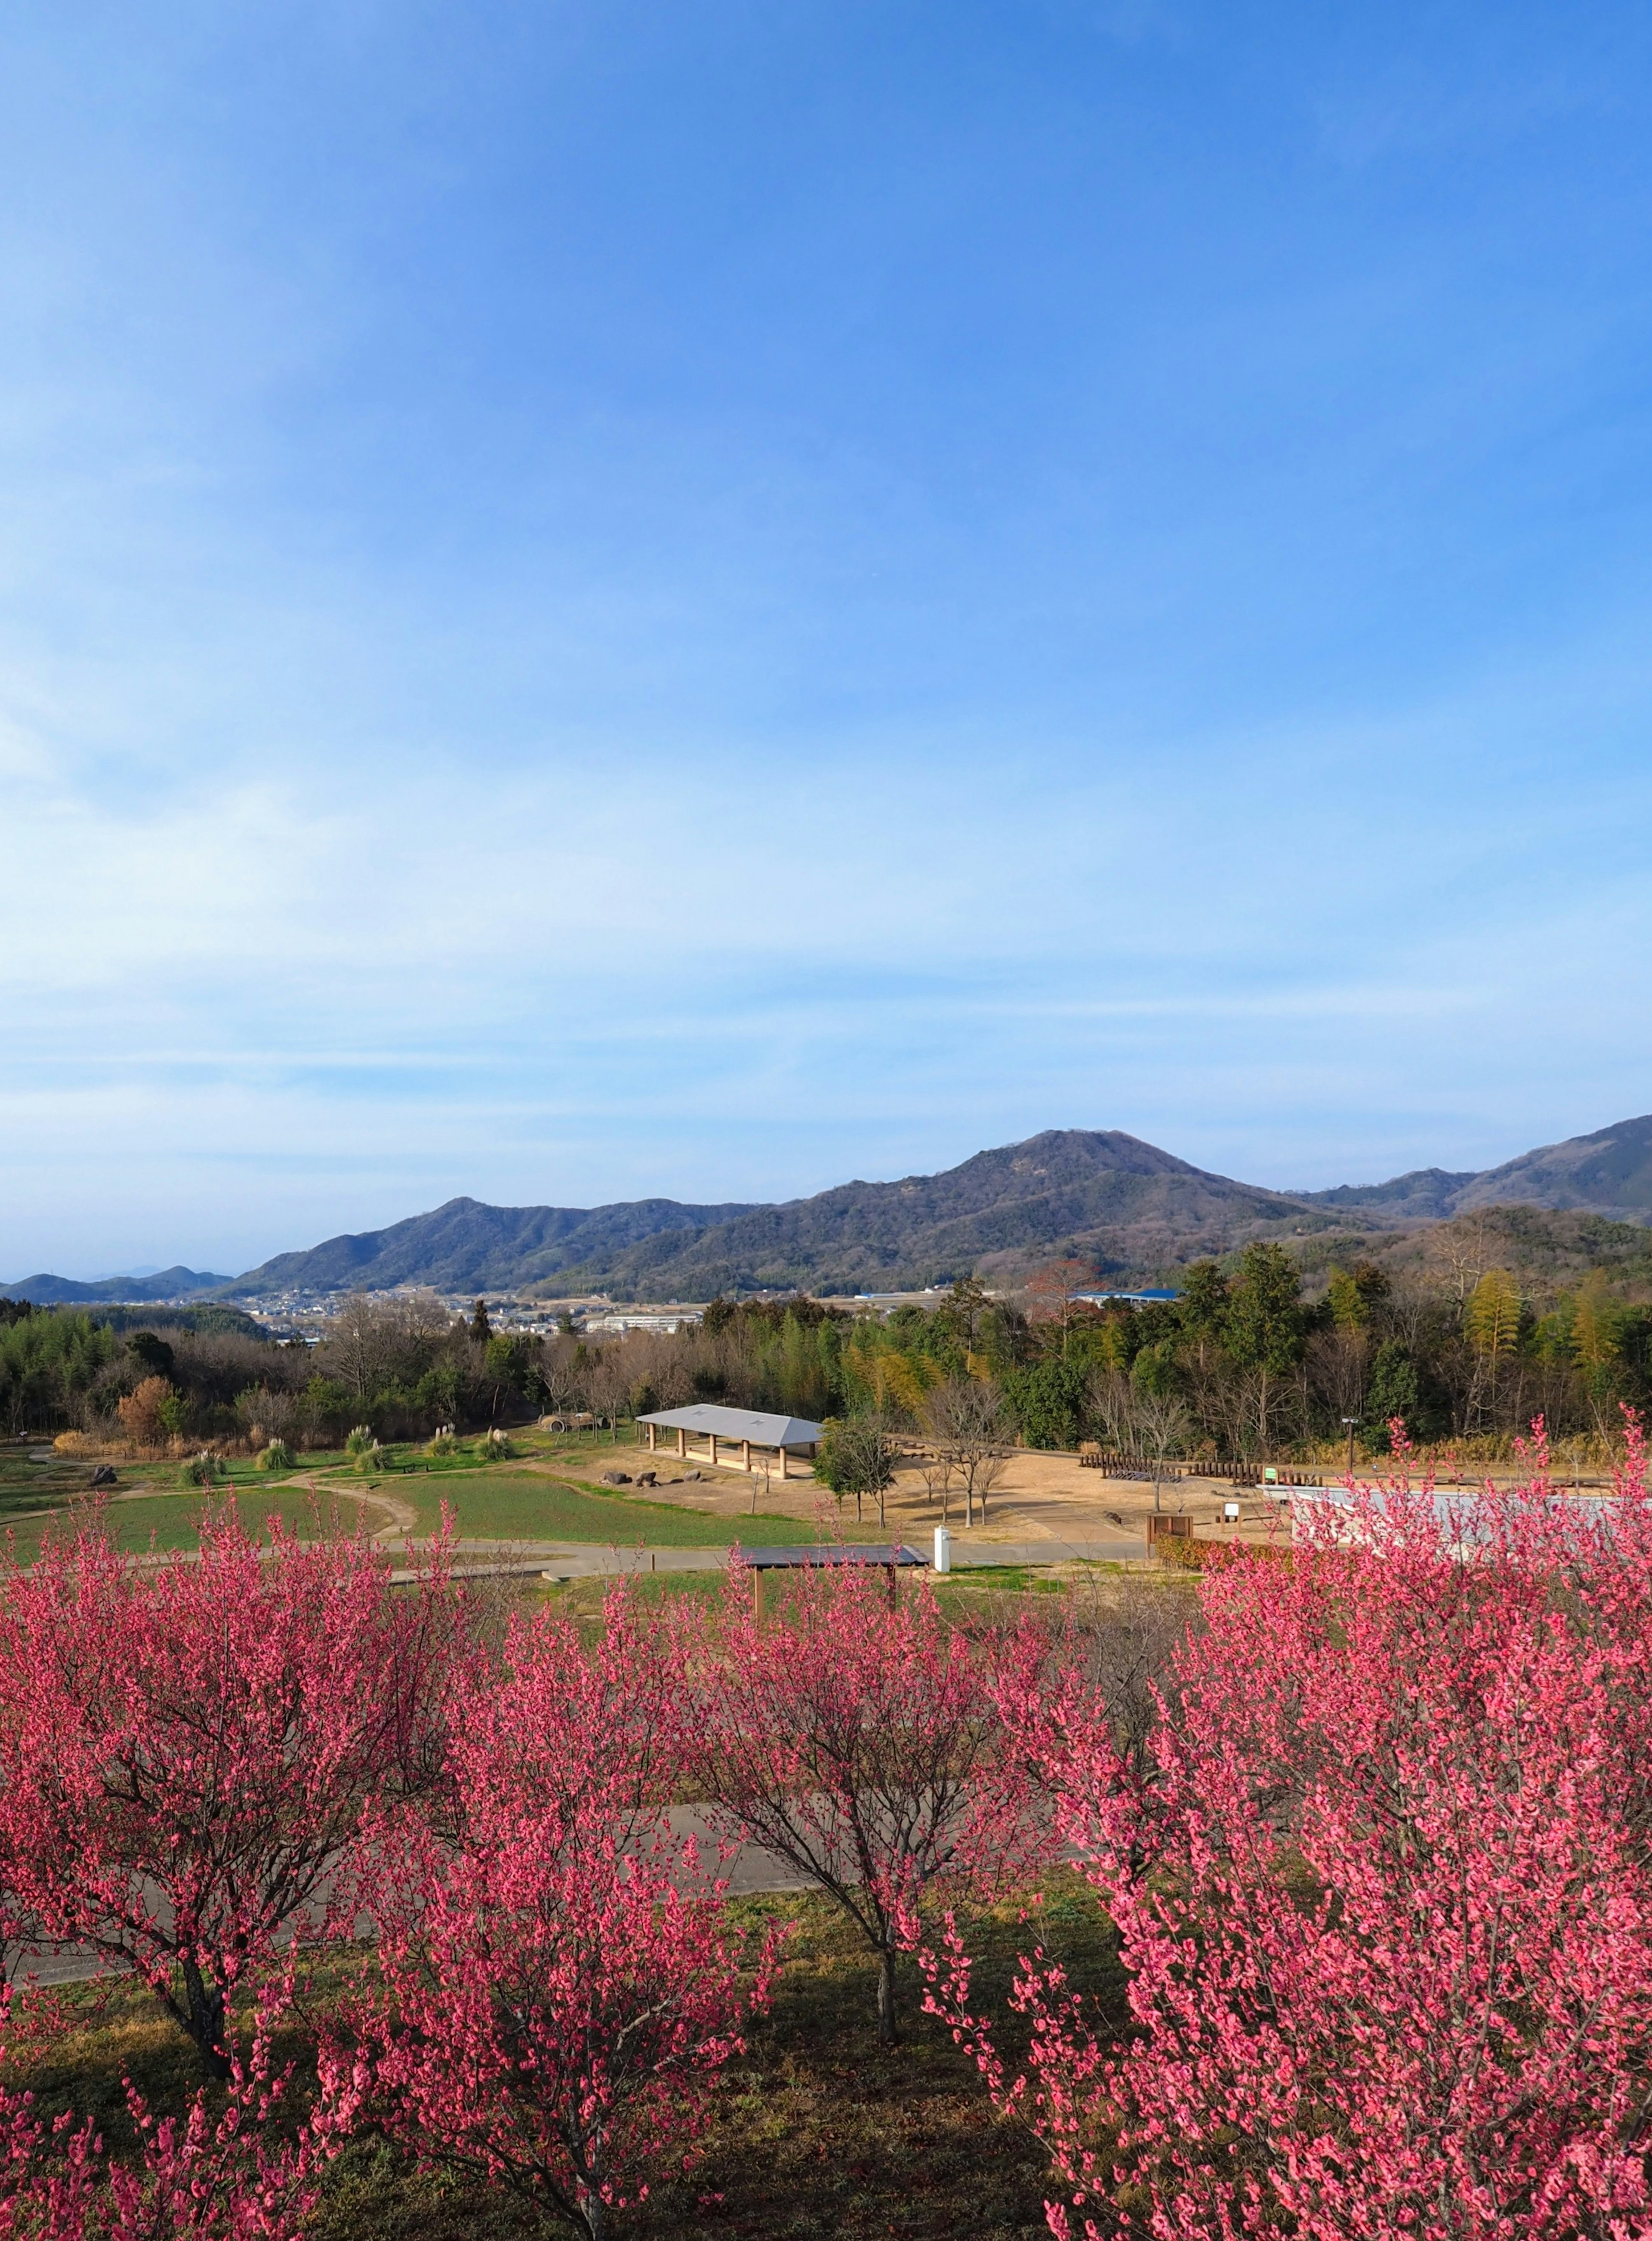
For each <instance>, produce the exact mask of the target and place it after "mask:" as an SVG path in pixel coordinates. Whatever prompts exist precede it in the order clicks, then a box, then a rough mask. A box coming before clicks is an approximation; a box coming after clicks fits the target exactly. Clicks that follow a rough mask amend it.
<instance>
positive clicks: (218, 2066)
mask: <svg viewBox="0 0 1652 2241" xmlns="http://www.w3.org/2000/svg"><path fill="white" fill-rule="evenodd" d="M184 1998H185V2000H186V2001H187V2002H188V2004H189V2017H188V2020H187V2021H186V2022H185V2023H184V2029H185V2030H187V2031H188V2033H189V2035H190V2037H191V2038H192V2039H193V2040H194V2041H195V2044H196V2045H197V2047H198V2048H199V2049H200V2051H201V2060H202V2061H203V2063H204V2064H205V2065H206V2074H207V2076H208V2077H219V2078H222V2077H228V2076H229V2074H230V2057H229V2055H228V2053H227V2052H226V2050H225V2049H224V1993H223V1991H222V1990H221V1988H220V1987H219V1986H217V1985H216V1984H209V1983H207V1981H206V1979H205V1978H204V1977H203V1976H202V1974H201V1971H200V1969H199V1967H198V1965H197V1963H195V1962H194V1961H192V1960H186V1961H185V1962H184Z"/></svg>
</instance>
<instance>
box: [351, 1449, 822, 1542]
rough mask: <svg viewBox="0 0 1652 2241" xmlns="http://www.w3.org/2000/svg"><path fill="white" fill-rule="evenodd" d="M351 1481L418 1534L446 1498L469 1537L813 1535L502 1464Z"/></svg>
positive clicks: (773, 1538)
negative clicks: (403, 1510) (378, 1496)
mask: <svg viewBox="0 0 1652 2241" xmlns="http://www.w3.org/2000/svg"><path fill="white" fill-rule="evenodd" d="M338 1483H340V1484H343V1483H344V1482H342V1481H340V1482H338ZM356 1483H358V1485H359V1486H360V1487H361V1488H362V1489H363V1490H364V1491H370V1490H371V1488H373V1487H374V1486H375V1485H379V1486H382V1488H383V1490H384V1491H385V1493H386V1494H388V1495H393V1496H394V1497H395V1498H396V1499H397V1500H398V1502H407V1503H409V1504H410V1505H411V1507H412V1508H414V1509H415V1510H417V1511H418V1531H419V1532H420V1533H431V1532H434V1531H435V1529H436V1527H437V1525H438V1522H439V1521H440V1516H441V1508H442V1504H443V1503H444V1502H446V1503H447V1505H448V1507H449V1508H451V1510H452V1512H453V1515H454V1516H455V1518H456V1519H457V1520H458V1530H459V1533H460V1535H461V1537H462V1538H464V1539H465V1540H467V1541H471V1540H475V1541H582V1542H592V1543H593V1544H594V1545H596V1546H597V1547H599V1548H604V1549H607V1548H620V1549H632V1548H635V1547H636V1546H637V1544H638V1542H644V1543H645V1544H647V1545H649V1546H652V1547H653V1548H657V1549H726V1548H728V1547H729V1546H730V1545H731V1543H732V1542H735V1541H744V1542H749V1543H751V1544H752V1545H753V1546H756V1545H759V1544H762V1543H771V1544H779V1543H784V1544H785V1545H786V1546H787V1547H790V1548H794V1547H796V1546H798V1545H799V1543H802V1542H811V1541H813V1540H815V1539H817V1538H818V1537H819V1536H818V1535H816V1533H815V1530H814V1529H813V1526H812V1525H805V1524H801V1523H799V1521H798V1520H797V1519H796V1518H794V1517H764V1516H762V1515H759V1516H756V1517H739V1518H729V1517H712V1516H707V1515H706V1514H705V1513H704V1512H703V1511H699V1510H693V1509H689V1508H686V1507H685V1506H683V1505H681V1504H679V1503H677V1502H647V1501H644V1500H641V1499H639V1498H637V1499H633V1498H632V1497H631V1496H629V1495H626V1494H625V1493H623V1492H614V1493H608V1492H603V1493H601V1494H597V1493H592V1492H588V1491H587V1490H586V1489H585V1488H582V1487H577V1486H570V1485H568V1484H567V1483H566V1482H565V1481H563V1480H560V1479H553V1478H547V1477H545V1476H544V1475H542V1474H541V1473H539V1472H538V1471H524V1470H514V1469H512V1467H511V1466H510V1465H509V1464H508V1463H503V1464H501V1463H493V1464H490V1465H489V1466H488V1467H487V1468H475V1469H471V1470H466V1471H463V1472H454V1473H451V1474H439V1475H438V1473H436V1472H432V1473H431V1475H430V1476H429V1477H428V1478H426V1477H425V1476H424V1475H423V1474H422V1473H421V1474H418V1475H415V1476H412V1477H406V1478H404V1477H395V1478H385V1479H383V1480H377V1479H364V1480H360V1481H358V1482H356Z"/></svg>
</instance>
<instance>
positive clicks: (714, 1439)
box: [706, 1432, 717, 1470]
mask: <svg viewBox="0 0 1652 2241" xmlns="http://www.w3.org/2000/svg"><path fill="white" fill-rule="evenodd" d="M706 1437H707V1438H708V1439H709V1440H710V1441H711V1443H712V1469H713V1470H715V1469H716V1468H717V1435H716V1433H715V1432H710V1433H708V1434H707V1435H706Z"/></svg>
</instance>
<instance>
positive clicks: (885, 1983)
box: [685, 1562, 1047, 2044]
mask: <svg viewBox="0 0 1652 2241" xmlns="http://www.w3.org/2000/svg"><path fill="white" fill-rule="evenodd" d="M750 1582H751V1575H750V1574H749V1573H748V1572H747V1571H746V1569H745V1568H744V1567H743V1566H741V1565H740V1564H739V1562H735V1563H734V1565H733V1566H732V1569H731V1575H730V1580H729V1585H728V1589H727V1593H726V1597H725V1601H724V1608H723V1611H722V1615H721V1619H720V1622H719V1624H718V1625H717V1626H716V1627H715V1628H714V1629H712V1630H711V1631H710V1632H709V1633H708V1634H707V1635H706V1636H705V1637H704V1638H703V1641H702V1642H701V1644H700V1653H699V1668H700V1677H701V1686H702V1689H703V1691H704V1696H705V1708H704V1713H703V1716H702V1717H701V1718H700V1719H699V1720H698V1721H696V1722H695V1723H693V1724H692V1726H691V1727H690V1729H688V1731H687V1733H686V1737H685V1749H686V1767H687V1769H688V1770H689V1772H690V1773H691V1775H692V1778H693V1780H694V1783H695V1785H696V1787H697V1788H698V1789H699V1791H700V1792H701V1794H702V1795H703V1796H706V1797H708V1798H709V1799H710V1800H711V1801H712V1803H713V1805H714V1807H715V1809H716V1810H717V1811H718V1813H719V1815H720V1816H721V1817H722V1819H723V1821H724V1822H725V1823H726V1826H727V1827H728V1828H729V1829H730V1830H734V1831H738V1832H739V1834H740V1835H742V1836H746V1837H747V1838H749V1839H750V1840H751V1841H752V1843H757V1844H759V1845H761V1846H762V1847H763V1848H764V1849H765V1850H767V1851H770V1852H772V1853H774V1854H775V1855H777V1856H779V1858H780V1859H782V1860H785V1861H786V1863H788V1864H789V1865H790V1866H791V1867H792V1868H793V1869H794V1870H796V1871H797V1872H798V1873H799V1875H801V1876H806V1878H807V1879H808V1881H809V1882H811V1883H814V1884H815V1885H817V1886H818V1888H819V1889H820V1890H823V1891H825V1892H826V1893H827V1894H828V1895H829V1896H831V1897H832V1898H833V1899H835V1900H836V1902H837V1903H838V1904H839V1906H840V1907H841V1908H842V1909H843V1910H844V1912H845V1913H846V1915H847V1916H848V1917H849V1919H850V1920H851V1921H852V1922H853V1923H854V1924H855V1926H856V1928H857V1929H858V1930H859V1931H860V1933H861V1935H862V1936H863V1937H865V1939H866V1943H867V1944H868V1945H869V1946H870V1947H871V1949H872V1950H873V1953H874V1954H876V1956H877V1958H878V2027H879V2035H880V2037H881V2038H882V2039H883V2041H884V2042H885V2043H886V2044H893V2043H894V2042H895V2040H896V2038H897V2037H898V2035H899V2033H898V2018H897V2015H896V2003H895V1960H896V1956H897V1955H898V1954H899V1953H900V1951H901V1950H902V1949H903V1947H905V1946H906V1945H908V1944H910V1943H911V1942H912V1940H913V1936H914V1935H915V1930H916V1923H917V1918H918V1912H919V1910H920V1907H921V1906H922V1904H923V1903H924V1902H925V1901H926V1899H927V1898H928V1897H929V1896H930V1895H931V1894H932V1891H933V1890H938V1889H946V1890H949V1891H951V1892H952V1893H953V1894H954V1895H956V1896H968V1897H971V1898H973V1899H976V1900H980V1899H984V1898H986V1897H987V1896H990V1895H991V1894H992V1893H993V1892H995V1891H997V1890H1000V1889H1002V1888H1003V1887H1005V1886H1006V1885H1007V1883H1010V1882H1012V1881H1013V1880H1014V1879H1015V1878H1016V1877H1017V1876H1020V1875H1023V1874H1024V1873H1025V1872H1026V1871H1027V1868H1028V1867H1029V1866H1030V1865H1031V1863H1033V1861H1034V1860H1036V1859H1038V1858H1040V1857H1041V1856H1042V1855H1043V1852H1044V1850H1045V1848H1046V1844H1047V1820H1046V1816H1042V1815H1041V1814H1040V1812H1039V1811H1038V1810H1037V1799H1036V1796H1035V1794H1034V1788H1033V1782H1032V1780H1031V1778H1030V1775H1029V1771H1028V1764H1027V1757H1026V1756H1025V1754H1024V1753H1023V1752H1021V1751H1020V1750H1019V1749H1015V1748H1013V1746H1012V1741H1011V1737H1010V1736H1009V1733H1008V1731H1007V1729H1006V1727H1005V1725H1004V1723H1003V1721H1002V1720H1001V1718H1000V1716H999V1711H998V1706H997V1702H996V1701H995V1698H994V1694H993V1683H994V1681H995V1679H996V1678H998V1677H999V1676H1000V1671H1001V1670H1004V1669H1007V1668H1006V1667H1005V1663H1004V1659H1003V1657H1002V1656H1001V1654H1000V1653H996V1652H994V1651H993V1649H989V1648H987V1647H985V1646H983V1645H981V1644H979V1643H977V1642H972V1641H971V1640H970V1639H969V1638H968V1637H967V1636H966V1635H965V1634H964V1633H963V1632H961V1631H960V1630H959V1629H953V1628H949V1627H948V1626H947V1625H946V1623H945V1622H944V1621H943V1620H942V1618H941V1616H940V1612H939V1610H938V1609H937V1608H936V1605H935V1600H934V1597H933V1595H932V1594H931V1592H930V1590H929V1589H928V1587H927V1585H924V1586H920V1587H914V1588H910V1589H906V1591H905V1592H904V1593H903V1594H902V1595H901V1596H900V1600H899V1601H898V1602H893V1601H892V1600H891V1599H890V1598H889V1597H888V1596H887V1595H886V1593H885V1591H884V1587H883V1581H882V1576H881V1575H880V1574H878V1573H876V1572H874V1571H873V1570H871V1569H869V1568H866V1567H864V1566H857V1565H843V1566H834V1567H833V1568H831V1569H813V1570H810V1571H808V1572H806V1573H803V1574H801V1575H797V1577H796V1578H795V1581H794V1583H793V1588H792V1592H791V1594H790V1596H789V1598H788V1600H787V1602H786V1606H785V1609H784V1610H783V1611H781V1612H779V1613H778V1614H776V1615H774V1616H772V1617H771V1618H770V1619H768V1620H766V1621H764V1620H759V1617H758V1616H757V1615H756V1613H755V1610H754V1609H753V1600H752V1589H751V1584H750Z"/></svg>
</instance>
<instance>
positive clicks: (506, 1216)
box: [224, 1198, 751, 1299]
mask: <svg viewBox="0 0 1652 2241" xmlns="http://www.w3.org/2000/svg"><path fill="white" fill-rule="evenodd" d="M750 1212H751V1208H750V1207H748V1206H746V1205H744V1204H735V1205H730V1206H682V1205H679V1203H678V1201H676V1200H675V1199H670V1198H648V1199H635V1200H632V1201H628V1202H626V1203H624V1204H621V1205H617V1206H599V1207H573V1206H485V1205H483V1203H482V1201H480V1200H479V1199H474V1198H451V1199H449V1200H448V1201H447V1203H446V1205H445V1206H438V1207H437V1208H436V1210H435V1212H434V1213H433V1214H414V1215H412V1216H411V1218H410V1219H409V1220H407V1221H398V1222H393V1223H392V1224H391V1227H390V1228H388V1229H368V1230H363V1231H362V1232H360V1233H359V1234H357V1235H354V1236H345V1237H330V1238H329V1239H328V1240H327V1241H326V1242H325V1244H324V1245H317V1246H312V1247H311V1249H310V1250H309V1251H308V1252H305V1253H278V1254H277V1255H276V1257H275V1259H274V1260H273V1261H264V1263H263V1264H262V1266H261V1267H259V1268H250V1269H248V1271H247V1273H246V1274H245V1275H244V1276H237V1277H236V1278H234V1279H233V1280H231V1279H230V1278H227V1277H226V1278H225V1279H224V1284H225V1287H226V1288H227V1292H228V1295H229V1297H231V1299H245V1298H249V1297H251V1296H253V1295H254V1294H258V1293H264V1292H287V1291H313V1292H341V1291H350V1290H354V1289H357V1288H359V1289H360V1290H362V1291H367V1292H372V1291H388V1290H390V1289H391V1288H392V1287H393V1286H395V1285H398V1284H430V1285H433V1286H434V1287H435V1288H436V1289H437V1290H438V1291H440V1292H490V1291H493V1292H498V1291H517V1290H520V1289H522V1288H525V1287H526V1286H527V1285H530V1284H534V1283H541V1282H544V1281H547V1280H548V1279H550V1278H552V1277H554V1276H556V1275H558V1274H559V1273H560V1272H561V1271H562V1270H564V1269H565V1268H575V1267H585V1266H587V1265H590V1266H597V1267H607V1266H609V1265H610V1264H611V1263H612V1262H613V1261H615V1260H616V1259H617V1258H618V1257H619V1255H620V1254H624V1253H625V1251H626V1249H627V1248H631V1247H633V1246H635V1245H636V1244H637V1243H638V1242H639V1241H640V1240H643V1239H645V1238H649V1237H652V1236H655V1235H657V1234H659V1233H661V1232H680V1231H684V1230H686V1231H690V1232H692V1234H696V1235H698V1234H699V1233H700V1232H701V1231H702V1230H704V1229H707V1228H712V1227H713V1226H715V1225H716V1224H718V1223H720V1222H726V1221H732V1219H734V1218H735V1217H736V1216H738V1215H740V1214H749V1213H750Z"/></svg>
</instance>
